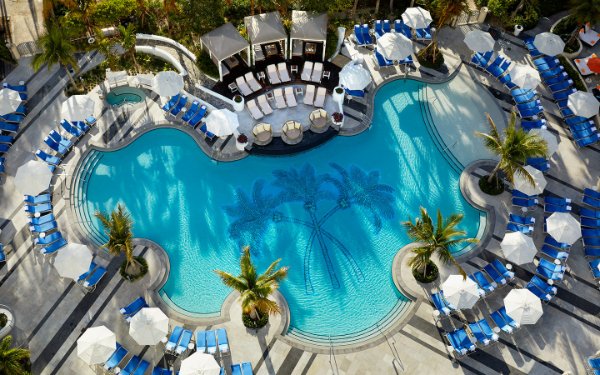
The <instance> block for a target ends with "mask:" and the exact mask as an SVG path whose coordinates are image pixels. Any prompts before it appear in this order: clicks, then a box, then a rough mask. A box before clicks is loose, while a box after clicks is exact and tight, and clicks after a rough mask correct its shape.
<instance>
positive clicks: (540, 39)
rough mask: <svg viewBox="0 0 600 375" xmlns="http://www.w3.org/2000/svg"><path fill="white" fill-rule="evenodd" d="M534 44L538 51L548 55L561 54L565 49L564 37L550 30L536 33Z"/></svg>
mask: <svg viewBox="0 0 600 375" xmlns="http://www.w3.org/2000/svg"><path fill="white" fill-rule="evenodd" d="M533 45H534V46H535V48H537V49H538V51H540V52H541V53H543V54H544V55H548V56H556V55H558V54H561V53H563V51H564V49H565V42H563V40H562V38H561V37H560V36H558V35H556V34H552V33H549V32H544V33H540V34H538V35H536V36H535V39H534V40H533Z"/></svg>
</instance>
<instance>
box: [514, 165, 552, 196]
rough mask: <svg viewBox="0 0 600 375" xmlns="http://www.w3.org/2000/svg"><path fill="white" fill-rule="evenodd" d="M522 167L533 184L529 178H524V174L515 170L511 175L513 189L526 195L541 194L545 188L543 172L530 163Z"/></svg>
mask: <svg viewBox="0 0 600 375" xmlns="http://www.w3.org/2000/svg"><path fill="white" fill-rule="evenodd" d="M524 169H525V170H526V171H527V172H528V173H529V175H530V176H531V177H532V178H533V185H532V184H531V181H530V180H528V179H526V178H525V176H523V175H521V174H519V173H517V172H515V174H514V175H513V181H514V183H513V185H514V187H515V189H517V190H519V191H520V192H522V193H523V194H527V195H538V194H541V193H542V192H543V191H544V189H545V188H546V183H547V182H546V178H545V177H544V174H543V173H542V172H540V171H539V170H537V169H535V168H534V167H532V166H531V165H526V166H525V167H524Z"/></svg>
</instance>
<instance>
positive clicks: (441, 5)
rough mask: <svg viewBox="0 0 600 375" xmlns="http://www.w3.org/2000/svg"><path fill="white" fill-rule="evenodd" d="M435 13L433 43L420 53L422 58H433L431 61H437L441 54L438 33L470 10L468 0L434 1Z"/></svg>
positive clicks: (433, 8)
mask: <svg viewBox="0 0 600 375" xmlns="http://www.w3.org/2000/svg"><path fill="white" fill-rule="evenodd" d="M431 7H432V10H433V13H434V14H435V16H436V19H437V22H436V29H435V32H434V33H433V36H432V40H431V43H430V44H429V45H428V46H427V47H425V48H424V49H423V50H422V51H420V52H419V54H420V55H421V56H424V57H426V56H432V58H431V60H432V61H436V55H437V54H438V53H439V49H438V46H437V33H438V32H439V30H441V29H442V27H444V26H446V25H447V24H449V23H450V21H452V19H454V18H455V17H458V16H459V15H460V14H461V13H463V12H464V11H466V10H467V9H469V5H468V3H467V0H434V1H433V2H432V3H431Z"/></svg>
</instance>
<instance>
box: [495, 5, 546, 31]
mask: <svg viewBox="0 0 600 375" xmlns="http://www.w3.org/2000/svg"><path fill="white" fill-rule="evenodd" d="M520 2H521V0H489V2H488V5H487V6H488V8H489V10H490V13H491V14H492V15H493V16H495V17H497V18H498V19H499V20H500V22H501V23H502V26H504V27H505V28H506V29H512V28H514V26H515V25H522V26H523V27H524V28H525V29H531V28H533V27H535V26H536V25H537V23H538V21H539V19H540V14H539V11H538V8H537V6H536V4H534V3H533V2H530V1H526V2H525V4H524V6H523V8H522V9H521V10H520V11H519V12H517V14H516V16H515V17H513V15H512V13H513V12H514V11H515V9H517V7H518V6H519V4H520Z"/></svg>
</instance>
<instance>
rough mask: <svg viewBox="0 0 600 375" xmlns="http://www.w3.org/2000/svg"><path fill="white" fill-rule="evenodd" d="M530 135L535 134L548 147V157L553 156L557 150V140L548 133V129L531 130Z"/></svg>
mask: <svg viewBox="0 0 600 375" xmlns="http://www.w3.org/2000/svg"><path fill="white" fill-rule="evenodd" d="M529 133H530V134H536V135H537V136H539V137H540V138H542V139H543V140H544V141H546V144H547V145H548V156H551V155H553V154H554V153H555V152H556V151H557V150H558V138H557V137H556V136H555V135H554V134H552V133H550V132H549V131H548V129H531V130H530V131H529Z"/></svg>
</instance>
